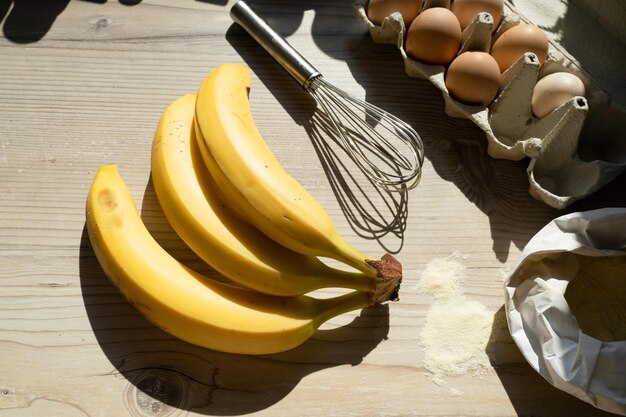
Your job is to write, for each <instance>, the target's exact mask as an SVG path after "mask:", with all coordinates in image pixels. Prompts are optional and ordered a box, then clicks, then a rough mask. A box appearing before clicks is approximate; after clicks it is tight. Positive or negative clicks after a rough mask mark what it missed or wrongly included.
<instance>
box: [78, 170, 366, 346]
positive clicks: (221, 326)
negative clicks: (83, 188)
mask: <svg viewBox="0 0 626 417" xmlns="http://www.w3.org/2000/svg"><path fill="white" fill-rule="evenodd" d="M86 217H87V230H88V233H89V239H90V241H91V245H92V248H93V250H94V252H95V254H96V257H97V258H98V261H99V262H100V265H101V266H102V269H103V270H104V272H105V274H106V275H107V276H108V277H109V279H110V280H111V281H112V282H113V284H114V285H115V286H116V287H117V288H118V289H119V290H120V291H121V292H122V294H123V295H124V296H125V297H126V298H127V299H128V301H129V302H130V303H131V304H133V305H134V306H135V308H137V310H139V312H140V313H142V314H143V315H144V316H145V317H146V318H147V319H148V320H150V321H151V322H152V323H154V324H155V325H157V326H158V327H160V328H161V329H163V330H165V331H166V332H168V333H170V334H171V335H173V336H175V337H178V338H180V339H182V340H185V341H187V342H190V343H193V344H196V345H199V346H204V347H207V348H211V349H214V350H219V351H223V352H231V353H244V354H269V353H275V352H280V351H284V350H288V349H290V348H293V347H295V346H297V345H299V344H301V343H303V342H304V341H306V340H307V339H308V338H309V337H310V336H311V335H312V334H313V333H314V332H315V331H316V329H317V328H318V327H319V326H320V325H321V324H322V323H324V322H325V321H327V320H328V319H330V318H332V317H334V316H336V315H339V314H342V313H345V312H347V311H351V310H356V309H360V308H363V307H365V306H367V305H369V304H371V298H370V296H369V295H368V294H366V293H364V292H360V291H352V292H350V293H347V294H343V295H340V296H337V297H334V298H328V299H316V298H312V297H309V296H304V295H303V296H296V297H275V296H271V295H265V294H261V293H258V292H255V291H251V290H247V289H243V288H235V287H232V286H229V285H226V284H223V283H219V282H217V281H213V280H210V279H209V278H206V277H204V276H202V275H200V274H198V273H196V272H194V271H192V270H190V269H189V268H187V267H185V266H184V265H182V264H180V263H179V262H178V261H176V260H175V259H174V258H173V257H172V256H170V255H169V254H168V253H167V252H166V251H165V250H164V249H163V248H162V247H161V246H159V244H158V243H157V242H156V241H155V240H154V239H153V238H152V236H151V235H150V233H149V232H148V230H147V229H146V227H145V225H144V224H143V222H142V221H141V217H140V216H139V213H138V212H137V208H136V206H135V204H134V202H133V200H132V197H131V195H130V193H129V191H128V189H127V188H126V185H125V183H124V181H123V180H122V178H121V177H120V175H119V173H118V170H117V168H116V167H115V165H105V166H103V167H101V168H100V169H99V170H98V172H97V173H96V176H95V178H94V181H93V184H92V186H91V189H90V191H89V194H88V197H87V205H86Z"/></svg>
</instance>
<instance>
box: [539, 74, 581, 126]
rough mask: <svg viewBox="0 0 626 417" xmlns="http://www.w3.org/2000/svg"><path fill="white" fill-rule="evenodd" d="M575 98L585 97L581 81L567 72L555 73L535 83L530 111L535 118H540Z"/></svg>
mask: <svg viewBox="0 0 626 417" xmlns="http://www.w3.org/2000/svg"><path fill="white" fill-rule="evenodd" d="M576 96H581V97H584V96H585V84H584V83H583V82H582V80H581V79H580V78H578V77H577V76H575V75H574V74H570V73H569V72H555V73H552V74H549V75H546V76H545V77H543V78H542V79H540V80H539V81H537V84H536V85H535V88H534V89H533V98H532V102H531V109H532V112H533V114H534V115H535V116H536V117H539V118H542V117H545V116H547V115H548V114H550V113H552V112H553V111H554V110H555V109H557V108H558V107H560V106H561V105H563V104H565V103H566V102H568V101H569V100H570V99H572V98H574V97H576Z"/></svg>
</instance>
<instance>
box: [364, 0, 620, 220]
mask: <svg viewBox="0 0 626 417" xmlns="http://www.w3.org/2000/svg"><path fill="white" fill-rule="evenodd" d="M368 1H369V0H357V1H356V2H355V3H354V9H355V12H356V14H357V17H358V18H359V20H360V21H362V22H363V23H364V24H365V25H366V26H367V27H368V29H369V33H370V36H371V37H372V40H373V41H374V42H376V43H381V44H395V45H396V46H397V48H398V50H399V51H400V54H401V56H402V59H403V61H404V66H405V71H406V73H407V75H408V76H410V77H415V78H425V79H428V80H429V81H430V82H431V83H432V84H433V85H435V86H436V87H437V88H438V89H439V90H441V93H442V95H443V98H444V103H445V112H446V114H447V115H449V116H451V117H458V118H466V119H470V120H472V121H473V122H474V123H475V124H476V125H477V126H478V127H479V128H480V129H482V130H483V131H484V132H485V134H486V137H487V141H488V147H487V153H488V154H489V155H490V156H491V157H493V158H498V159H508V160H513V161H519V160H522V159H524V158H529V164H528V168H527V173H528V179H529V183H530V187H529V193H530V195H532V196H533V197H534V198H536V199H538V200H541V201H543V202H545V203H546V204H548V205H550V206H551V207H554V208H557V209H562V208H565V207H566V206H568V205H569V204H571V203H573V202H574V201H576V200H579V199H581V198H583V197H585V196H587V195H589V194H591V193H593V192H595V191H597V190H598V189H600V188H602V187H603V186H604V185H606V184H607V183H608V182H609V181H611V180H612V179H613V178H615V177H616V176H617V175H619V174H620V173H622V172H624V171H625V170H626V138H625V137H624V131H623V130H622V131H620V132H616V133H615V134H612V133H609V135H608V136H609V137H603V138H601V140H597V144H594V143H593V141H596V139H595V138H593V136H594V135H593V133H594V132H593V130H594V129H595V128H596V127H601V125H602V124H603V122H602V120H595V119H597V118H594V121H593V123H592V122H591V121H590V122H589V123H587V124H585V122H586V118H587V115H588V113H589V108H590V106H591V107H593V110H594V111H598V112H601V113H602V114H604V113H605V112H607V111H608V112H609V113H612V115H613V116H612V117H614V118H615V119H616V121H618V122H619V123H621V124H622V126H623V125H624V123H625V121H626V114H625V113H623V112H621V111H620V110H617V109H615V108H613V107H612V104H611V102H610V99H609V97H608V95H607V94H606V93H604V92H603V91H602V90H600V89H599V88H597V87H596V86H595V84H594V82H593V80H591V79H590V77H588V76H587V75H586V73H585V72H584V71H582V70H581V69H580V68H579V67H578V66H577V65H576V63H575V62H574V60H573V59H572V58H571V57H569V55H568V54H567V52H566V51H564V50H563V49H562V48H560V47H559V46H558V45H555V44H553V43H550V47H549V51H548V57H547V59H546V62H545V64H544V65H543V66H540V64H539V60H538V58H537V56H536V55H535V54H533V53H530V52H529V53H526V54H525V55H524V56H523V57H521V58H520V59H519V60H518V61H517V62H516V63H515V64H514V65H512V66H511V67H510V68H509V69H507V70H506V71H505V72H504V73H503V74H502V79H503V83H502V87H501V88H500V91H499V92H498V95H497V96H496V98H495V100H494V101H493V102H492V103H491V104H490V105H489V106H488V107H484V106H477V105H468V104H465V103H462V102H460V101H457V100H455V98H454V97H452V96H451V95H450V93H449V91H448V89H447V88H446V85H445V81H444V76H445V70H446V69H445V67H443V66H440V65H426V64H423V63H421V62H418V61H415V60H413V59H411V58H410V57H409V56H408V55H407V53H406V51H405V49H404V39H405V32H406V30H407V28H406V27H405V25H404V22H403V20H402V16H401V15H400V14H399V13H393V14H391V15H389V16H387V17H386V18H385V19H384V20H383V22H382V24H381V25H380V26H378V25H375V24H373V23H372V22H371V21H370V20H369V19H368V17H367V3H368ZM449 6H450V0H426V1H425V2H424V5H423V9H427V8H429V7H448V8H449ZM521 21H522V19H521V17H520V16H519V15H518V14H517V13H516V12H515V10H514V9H512V8H511V7H510V6H509V5H507V4H505V7H504V14H503V17H502V20H501V22H500V25H499V26H498V28H497V29H496V30H495V31H493V30H492V29H493V18H492V17H491V15H490V14H489V13H480V14H479V15H478V16H477V17H476V18H475V19H474V21H473V23H472V24H471V25H470V26H468V27H467V28H466V29H465V30H464V31H463V34H462V41H461V47H460V49H459V51H458V54H460V53H463V52H465V51H482V52H490V50H491V45H492V43H493V42H494V41H495V40H496V39H497V38H498V36H500V35H501V34H502V33H503V32H504V31H505V30H507V29H509V28H511V27H513V26H514V25H517V24H519V23H520V22H521ZM560 71H563V72H570V73H573V74H575V75H576V76H578V77H579V78H580V79H581V80H582V81H583V83H584V84H585V86H586V89H587V93H586V97H587V98H586V97H574V98H572V99H571V100H569V101H568V102H566V103H565V104H563V105H562V106H560V107H559V108H557V109H556V110H554V111H553V112H552V113H551V114H549V115H547V116H545V117H543V118H541V119H538V118H536V117H534V116H533V114H532V111H531V98H532V93H533V88H534V86H535V84H536V83H537V80H538V79H539V78H541V77H543V76H545V75H547V74H550V73H554V72H560ZM595 125H598V126H595ZM622 129H623V128H622ZM583 131H585V132H586V133H587V135H586V136H588V137H589V138H588V139H581V138H582V135H581V133H583ZM621 142H624V143H623V144H622V143H621ZM596 145H597V146H596Z"/></svg>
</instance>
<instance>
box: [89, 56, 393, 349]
mask: <svg viewBox="0 0 626 417" xmlns="http://www.w3.org/2000/svg"><path fill="white" fill-rule="evenodd" d="M250 83H251V77H250V73H249V70H248V69H247V68H245V67H243V66H241V65H230V64H227V65H223V66H220V67H218V68H217V69H215V70H213V71H212V72H211V73H210V74H209V75H208V76H207V77H206V79H205V80H204V81H203V82H202V84H201V86H200V88H199V90H198V92H197V94H187V95H185V96H183V97H181V98H179V99H178V100H175V101H174V102H173V103H172V104H171V105H170V106H169V107H168V108H167V109H166V110H165V111H164V113H163V115H162V116H161V119H160V120H159V124H158V126H157V129H156V133H155V136H154V140H153V144H152V155H151V163H152V180H153V184H154V188H155V191H156V194H157V198H158V200H159V202H160V204H161V207H162V208H163V212H164V213H165V216H166V217H167V219H168V221H169V222H170V223H171V225H172V227H173V228H174V229H175V231H176V232H177V233H178V234H179V235H180V237H181V238H182V240H183V241H185V243H186V244H187V245H188V246H189V247H190V248H191V249H192V250H193V251H194V252H195V253H196V254H197V255H198V256H199V257H200V258H202V259H203V260H204V261H205V262H206V263H207V264H209V265H210V266H211V267H212V268H213V269H215V270H216V271H218V272H219V273H220V274H222V275H223V276H224V277H226V278H228V279H229V280H230V281H232V283H233V284H232V285H231V284H226V283H222V282H217V281H215V280H211V279H209V278H207V277H205V276H202V275H200V274H199V273H197V272H195V271H193V270H191V269H189V268H188V267H186V266H185V265H183V264H181V263H180V262H178V261H177V260H176V259H174V258H173V257H172V256H171V255H170V254H168V253H167V252H166V251H165V250H164V249H163V248H162V247H161V246H159V244H158V243H157V242H156V241H155V240H154V239H153V238H152V236H151V235H150V233H149V232H148V230H147V229H146V227H145V225H144V224H143V222H142V220H141V217H140V216H139V213H138V212H137V208H136V206H135V204H134V202H133V199H132V197H131V195H130V193H129V191H128V189H127V187H126V185H125V183H124V181H123V180H122V178H121V177H120V175H119V173H118V171H117V168H116V167H115V166H114V165H105V166H103V167H101V168H100V169H99V170H98V172H97V174H96V176H95V179H94V181H93V184H92V186H91V189H90V191H89V194H88V197H87V207H86V216H87V229H88V232H89V238H90V241H91V245H92V247H93V249H94V252H95V254H96V257H97V258H98V260H99V262H100V264H101V265H102V268H103V270H104V272H105V274H106V275H107V276H108V277H109V279H110V280H111V281H112V282H113V284H114V285H115V286H116V287H117V288H118V289H119V290H120V292H121V293H122V294H123V295H124V296H125V297H126V298H127V299H128V300H129V302H131V303H132V304H133V305H134V306H135V307H136V308H137V309H138V310H139V311H140V312H141V313H142V314H143V315H144V316H145V317H146V318H148V319H149V320H150V321H151V322H153V323H154V324H155V325H157V326H158V327H160V328H162V329H163V330H165V331H167V332H169V333H170V334H172V335H174V336H176V337H178V338H180V339H182V340H185V341H188V342H190V343H193V344H197V345H200V346H204V347H208V348H211V349H215V350H219V351H223V352H232V353H243V354H269V353H276V352H281V351H284V350H288V349H291V348H293V347H295V346H298V345H299V344H301V343H303V342H304V341H306V340H307V339H308V338H309V337H311V335H313V333H314V332H315V331H316V330H317V328H319V326H320V325H322V324H323V323H324V322H326V321H327V320H329V319H330V318H332V317H335V316H337V315H339V314H343V313H345V312H348V311H352V310H356V309H360V308H364V307H366V306H369V305H373V304H378V303H382V302H385V301H388V300H396V299H397V297H398V290H399V286H400V281H401V279H402V268H401V265H400V263H399V262H398V261H397V260H396V259H395V258H393V257H392V256H391V255H388V254H386V255H384V256H383V257H382V258H380V259H369V258H367V257H366V256H365V255H363V254H361V253H360V252H359V251H357V250H356V249H355V248H353V247H352V246H350V245H349V244H348V243H347V242H346V241H345V240H344V239H343V238H342V237H341V236H340V234H339V232H338V231H337V229H336V227H335V225H334V224H333V222H332V220H331V219H330V217H329V216H328V214H327V213H326V212H325V211H324V209H323V208H322V207H321V206H320V204H319V203H318V202H317V201H316V200H315V199H314V198H313V197H312V196H311V195H310V194H309V193H308V192H307V191H306V190H305V189H304V188H303V187H302V186H301V185H300V184H299V183H298V182H297V181H296V180H295V179H294V178H292V177H291V176H289V175H288V174H287V173H286V172H285V170H284V169H283V168H282V167H281V166H280V164H279V163H278V161H277V160H276V158H275V157H274V155H273V154H272V152H271V150H270V149H269V148H268V146H267V145H266V143H265V141H264V140H263V138H262V137H261V135H260V133H259V132H258V130H257V129H256V126H255V124H254V121H253V120H252V117H251V112H250V107H249V101H248V96H247V92H248V89H249V87H250ZM319 257H329V258H333V259H336V260H339V261H341V262H343V263H344V264H346V265H349V266H351V267H353V269H354V271H344V270H341V269H337V268H331V267H329V266H327V265H326V264H325V263H323V262H322V261H321V260H320V259H319ZM329 287H339V288H346V289H350V290H351V291H349V292H347V293H345V294H342V295H339V296H335V297H332V298H323V299H321V298H315V297H312V296H310V295H307V293H310V292H311V291H313V290H316V289H320V288H329Z"/></svg>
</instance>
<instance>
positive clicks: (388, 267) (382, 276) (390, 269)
mask: <svg viewBox="0 0 626 417" xmlns="http://www.w3.org/2000/svg"><path fill="white" fill-rule="evenodd" d="M334 255H335V256H334V259H337V260H338V261H342V262H345V263H346V264H348V265H350V266H352V267H354V268H356V269H358V270H360V271H361V272H363V273H364V274H366V275H367V276H369V277H371V278H372V279H373V280H374V285H373V287H371V292H370V295H371V297H372V300H373V304H380V303H383V302H385V301H389V300H391V301H397V300H398V299H399V298H398V293H399V291H400V283H401V282H402V265H401V264H400V262H398V260H397V259H396V258H394V257H393V256H392V255H390V254H388V253H386V254H385V255H383V257H382V258H380V259H367V258H366V257H365V255H363V254H362V253H360V252H359V251H357V250H356V249H355V248H353V247H352V246H351V245H349V244H348V243H346V242H345V241H342V242H341V244H338V245H337V251H336V253H335V254H334Z"/></svg>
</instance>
